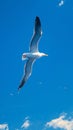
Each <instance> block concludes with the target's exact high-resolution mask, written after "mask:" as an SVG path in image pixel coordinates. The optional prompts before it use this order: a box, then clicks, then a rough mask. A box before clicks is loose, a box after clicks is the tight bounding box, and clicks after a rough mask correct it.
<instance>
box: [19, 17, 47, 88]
mask: <svg viewBox="0 0 73 130" xmlns="http://www.w3.org/2000/svg"><path fill="white" fill-rule="evenodd" d="M41 36H42V29H41V22H40V19H39V17H37V16H36V19H35V27H34V34H33V37H32V39H31V42H30V48H29V52H28V53H23V54H22V60H25V59H27V62H26V64H25V73H24V75H23V78H22V80H21V82H20V85H19V87H18V90H19V89H20V88H22V87H23V85H24V84H25V83H26V81H27V80H28V78H29V77H30V75H31V73H32V65H33V63H34V61H35V60H36V59H38V58H40V57H42V56H48V55H47V54H45V53H41V52H39V51H38V42H39V39H40V37H41Z"/></svg>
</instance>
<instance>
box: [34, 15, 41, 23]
mask: <svg viewBox="0 0 73 130" xmlns="http://www.w3.org/2000/svg"><path fill="white" fill-rule="evenodd" d="M35 21H36V23H37V24H40V25H41V22H40V18H39V17H38V16H36V19H35Z"/></svg>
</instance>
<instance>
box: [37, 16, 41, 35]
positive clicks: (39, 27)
mask: <svg viewBox="0 0 73 130" xmlns="http://www.w3.org/2000/svg"><path fill="white" fill-rule="evenodd" d="M35 32H39V33H40V35H42V29H41V21H40V18H39V17H38V16H36V18H35Z"/></svg>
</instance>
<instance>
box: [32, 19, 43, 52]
mask: <svg viewBox="0 0 73 130" xmlns="http://www.w3.org/2000/svg"><path fill="white" fill-rule="evenodd" d="M41 35H42V29H41V22H40V19H39V17H36V19H35V27H34V34H33V37H32V39H31V43H30V51H32V52H37V51H38V42H39V39H40V37H41Z"/></svg>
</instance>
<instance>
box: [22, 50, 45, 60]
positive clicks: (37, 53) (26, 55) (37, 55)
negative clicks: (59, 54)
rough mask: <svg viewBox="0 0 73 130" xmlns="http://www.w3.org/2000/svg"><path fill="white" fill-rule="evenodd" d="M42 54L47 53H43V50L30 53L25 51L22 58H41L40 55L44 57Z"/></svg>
mask: <svg viewBox="0 0 73 130" xmlns="http://www.w3.org/2000/svg"><path fill="white" fill-rule="evenodd" d="M42 56H47V54H45V53H42V52H39V51H38V52H33V53H32V52H30V53H29V52H28V53H23V55H22V60H25V59H26V58H35V59H37V58H40V57H42Z"/></svg>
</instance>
